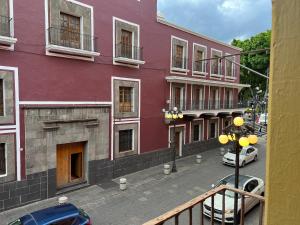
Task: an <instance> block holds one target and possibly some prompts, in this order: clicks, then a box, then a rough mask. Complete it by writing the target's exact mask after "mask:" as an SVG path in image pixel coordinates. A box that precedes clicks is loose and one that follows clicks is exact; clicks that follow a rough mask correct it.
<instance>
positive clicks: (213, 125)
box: [210, 122, 217, 138]
mask: <svg viewBox="0 0 300 225" xmlns="http://www.w3.org/2000/svg"><path fill="white" fill-rule="evenodd" d="M216 125H217V124H216V123H214V122H213V123H210V138H216V136H217V134H216V131H217V129H216Z"/></svg>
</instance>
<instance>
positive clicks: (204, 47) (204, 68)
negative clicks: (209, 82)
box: [192, 42, 208, 78]
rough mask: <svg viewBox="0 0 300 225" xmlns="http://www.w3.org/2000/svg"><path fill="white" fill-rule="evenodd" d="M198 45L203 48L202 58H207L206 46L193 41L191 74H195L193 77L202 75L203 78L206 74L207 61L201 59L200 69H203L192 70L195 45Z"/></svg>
mask: <svg viewBox="0 0 300 225" xmlns="http://www.w3.org/2000/svg"><path fill="white" fill-rule="evenodd" d="M196 46H197V47H200V48H202V49H203V50H204V52H203V53H204V54H203V56H202V60H204V59H206V58H207V46H205V45H200V44H197V43H195V42H194V43H193V61H192V76H195V77H203V78H205V77H206V76H207V74H208V73H207V62H206V61H202V70H203V71H195V70H194V64H195V47H196Z"/></svg>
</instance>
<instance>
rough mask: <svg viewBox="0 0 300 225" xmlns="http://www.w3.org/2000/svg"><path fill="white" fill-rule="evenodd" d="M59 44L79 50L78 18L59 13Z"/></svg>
mask: <svg viewBox="0 0 300 225" xmlns="http://www.w3.org/2000/svg"><path fill="white" fill-rule="evenodd" d="M60 42H61V45H62V46H65V47H70V48H77V49H80V17H77V16H72V15H69V14H66V13H62V12H61V13H60Z"/></svg>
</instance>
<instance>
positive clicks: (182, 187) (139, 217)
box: [0, 138, 265, 225]
mask: <svg viewBox="0 0 300 225" xmlns="http://www.w3.org/2000/svg"><path fill="white" fill-rule="evenodd" d="M258 148H259V150H260V151H259V160H258V161H257V162H255V163H251V164H249V165H247V166H246V167H245V168H241V171H240V172H241V174H249V175H254V176H258V177H261V178H263V179H264V176H265V139H264V138H261V139H260V144H259V145H258ZM202 156H203V162H202V163H201V164H200V165H199V164H196V163H195V156H191V157H187V158H184V159H181V160H178V163H177V166H178V170H179V171H178V173H176V174H172V175H168V176H165V175H163V172H162V170H163V167H162V165H160V166H157V167H154V168H150V169H147V170H144V171H140V172H137V173H134V174H130V175H128V176H125V177H126V178H127V180H128V183H129V187H128V190H126V191H119V190H118V185H117V184H116V182H118V179H116V180H115V182H111V183H107V184H103V185H101V186H91V187H88V188H86V189H83V190H79V191H75V192H72V193H68V194H67V196H68V197H69V200H70V202H72V203H74V204H76V205H77V206H78V207H81V208H83V209H84V210H86V211H87V212H88V214H89V215H90V216H91V218H92V222H93V224H95V225H140V224H142V223H144V222H146V221H147V220H149V219H152V218H154V217H157V216H159V215H161V214H162V213H164V212H166V211H168V210H170V209H172V208H174V207H176V206H178V205H179V204H182V203H184V202H186V201H188V200H191V199H192V198H194V197H196V196H198V195H200V194H202V193H204V192H206V191H207V190H209V189H210V187H211V184H212V183H216V180H218V179H220V178H223V177H224V176H226V175H228V174H230V173H234V168H233V167H228V166H224V165H222V164H221V163H220V161H221V155H220V153H219V149H215V150H213V151H208V152H204V153H203V154H202ZM55 204H57V199H56V198H53V199H49V200H45V201H41V202H37V203H33V204H31V205H28V206H25V207H22V208H18V209H14V210H10V211H6V212H3V213H1V214H0V221H1V224H7V222H9V221H11V220H13V219H15V218H17V217H19V216H21V215H23V214H25V213H26V212H28V211H33V210H37V209H40V208H43V207H47V206H51V205H55ZM194 212H195V213H194V217H195V222H197V221H199V215H198V214H197V212H199V209H198V208H197V207H196V208H195V209H194ZM184 219H185V218H184V216H183V217H182V218H181V220H184ZM206 223H207V224H209V223H208V220H207V222H206ZM168 224H174V223H171V222H170V223H168ZM195 224H197V223H195ZM198 224H199V222H198ZM246 224H248V225H254V224H258V207H256V208H255V209H254V210H252V211H251V212H250V213H249V214H248V215H247V216H246Z"/></svg>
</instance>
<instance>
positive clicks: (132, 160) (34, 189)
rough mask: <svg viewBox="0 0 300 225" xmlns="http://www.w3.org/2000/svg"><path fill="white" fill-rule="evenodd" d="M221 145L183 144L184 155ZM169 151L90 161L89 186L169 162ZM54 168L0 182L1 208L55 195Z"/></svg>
mask: <svg viewBox="0 0 300 225" xmlns="http://www.w3.org/2000/svg"><path fill="white" fill-rule="evenodd" d="M217 147H220V144H219V143H218V142H217V140H216V139H212V140H208V141H203V142H196V143H191V144H186V145H184V146H183V150H182V152H183V157H186V156H190V155H193V154H197V153H201V152H204V151H208V150H210V149H214V148H217ZM171 160H172V150H171V149H169V148H167V149H160V150H157V151H154V152H149V153H144V154H141V155H133V156H128V157H123V158H118V159H115V160H114V161H111V160H109V159H103V160H95V161H90V162H89V165H88V166H89V175H88V183H89V185H94V184H97V183H102V182H106V181H109V180H111V179H113V178H117V177H120V176H124V175H126V174H130V173H134V172H137V171H140V170H144V169H147V168H150V167H153V166H157V165H160V164H163V163H167V162H170V161H171ZM57 191H58V190H57V189H56V169H50V170H48V171H45V172H41V173H35V174H31V175H28V176H27V177H26V180H23V181H14V182H9V183H4V184H0V211H5V210H8V209H11V208H15V207H19V206H22V205H26V204H29V203H32V202H34V201H39V200H43V199H46V198H51V197H55V196H56V193H57Z"/></svg>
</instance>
